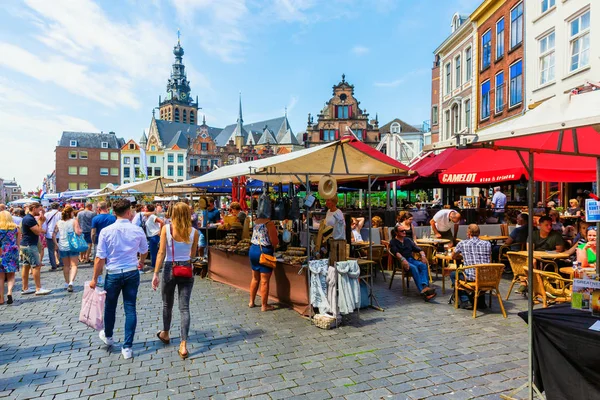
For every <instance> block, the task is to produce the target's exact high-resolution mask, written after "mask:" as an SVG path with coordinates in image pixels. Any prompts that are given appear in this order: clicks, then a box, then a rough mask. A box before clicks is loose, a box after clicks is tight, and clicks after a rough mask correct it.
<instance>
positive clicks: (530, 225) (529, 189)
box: [527, 152, 534, 400]
mask: <svg viewBox="0 0 600 400" xmlns="http://www.w3.org/2000/svg"><path fill="white" fill-rule="evenodd" d="M533 158H534V157H533V152H529V182H528V183H527V203H528V204H527V206H528V208H529V216H528V217H527V242H528V243H527V281H528V285H527V290H528V291H529V293H528V295H527V347H528V350H529V351H528V352H527V381H528V383H529V385H528V387H527V392H528V396H529V400H533V185H534V176H533V175H534V168H533V167H534V165H533V163H534V160H533Z"/></svg>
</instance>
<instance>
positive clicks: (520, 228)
mask: <svg viewBox="0 0 600 400" xmlns="http://www.w3.org/2000/svg"><path fill="white" fill-rule="evenodd" d="M528 222H529V215H527V214H526V213H521V214H519V215H517V227H516V228H515V229H513V231H512V232H511V233H510V236H509V237H508V239H506V240H505V241H504V245H507V246H510V250H511V251H519V250H522V248H521V246H523V243H527V233H528V229H529V225H528ZM500 247H501V246H494V247H493V248H492V255H493V259H494V260H497V259H498V256H499V255H500Z"/></svg>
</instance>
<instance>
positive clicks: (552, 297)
mask: <svg viewBox="0 0 600 400" xmlns="http://www.w3.org/2000/svg"><path fill="white" fill-rule="evenodd" d="M546 296H548V297H549V298H551V299H556V296H555V295H553V294H552V293H550V292H546Z"/></svg>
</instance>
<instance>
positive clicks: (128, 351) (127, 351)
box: [121, 347, 133, 360]
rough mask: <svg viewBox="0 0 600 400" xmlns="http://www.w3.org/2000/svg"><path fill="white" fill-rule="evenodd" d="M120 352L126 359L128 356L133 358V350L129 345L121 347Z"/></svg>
mask: <svg viewBox="0 0 600 400" xmlns="http://www.w3.org/2000/svg"><path fill="white" fill-rule="evenodd" d="M121 354H123V358H124V359H126V360H129V359H130V358H133V350H131V347H127V348H125V347H123V348H122V349H121Z"/></svg>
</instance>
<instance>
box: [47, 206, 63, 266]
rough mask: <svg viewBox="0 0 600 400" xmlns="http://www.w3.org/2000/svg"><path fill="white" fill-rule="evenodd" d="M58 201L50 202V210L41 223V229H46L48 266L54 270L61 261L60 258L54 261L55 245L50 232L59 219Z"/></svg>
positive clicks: (52, 231)
mask: <svg viewBox="0 0 600 400" xmlns="http://www.w3.org/2000/svg"><path fill="white" fill-rule="evenodd" d="M58 207H59V205H58V203H52V204H51V205H50V211H48V212H47V213H46V221H44V224H43V225H42V229H43V230H45V231H46V243H47V245H48V258H49V259H50V266H51V269H52V271H55V270H56V269H57V268H58V267H59V266H60V263H61V260H60V259H59V260H58V263H57V262H56V261H57V260H56V247H55V245H54V240H52V234H53V233H54V228H56V223H57V222H58V221H60V217H61V215H60V214H61V213H60V211H59V210H58Z"/></svg>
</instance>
